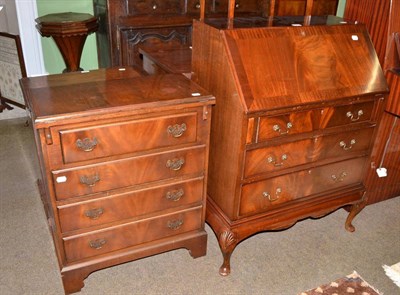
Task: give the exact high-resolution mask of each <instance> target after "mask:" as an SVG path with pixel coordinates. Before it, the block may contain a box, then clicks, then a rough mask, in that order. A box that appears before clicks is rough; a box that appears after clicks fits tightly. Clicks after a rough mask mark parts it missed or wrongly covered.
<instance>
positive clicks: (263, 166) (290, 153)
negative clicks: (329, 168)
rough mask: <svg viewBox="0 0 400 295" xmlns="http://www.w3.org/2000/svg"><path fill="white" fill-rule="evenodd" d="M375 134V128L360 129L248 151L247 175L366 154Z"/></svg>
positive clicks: (245, 172)
mask: <svg viewBox="0 0 400 295" xmlns="http://www.w3.org/2000/svg"><path fill="white" fill-rule="evenodd" d="M373 131H374V129H373V128H368V129H361V130H356V131H352V132H346V133H340V134H333V135H328V136H320V137H316V138H312V139H306V140H299V141H294V142H290V143H286V144H282V145H277V146H270V147H266V148H261V149H256V150H251V151H248V152H247V153H246V162H245V169H244V174H245V175H244V176H245V177H250V176H254V175H256V174H260V173H265V172H271V171H277V170H280V169H285V168H290V167H294V166H297V165H302V164H306V163H310V162H315V161H318V160H321V159H328V158H333V157H345V156H346V155H354V153H359V154H363V153H366V152H367V151H368V149H369V147H370V144H371V138H372V133H373Z"/></svg>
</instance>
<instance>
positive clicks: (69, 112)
mask: <svg viewBox="0 0 400 295" xmlns="http://www.w3.org/2000/svg"><path fill="white" fill-rule="evenodd" d="M21 85H22V88H23V90H24V92H25V97H26V100H27V103H28V105H29V108H30V110H31V111H32V116H33V121H34V123H35V125H36V127H38V126H40V124H42V123H43V124H46V125H52V124H55V123H57V122H60V121H65V120H70V119H74V118H78V117H90V116H96V118H100V117H101V116H110V114H113V115H117V116H123V115H124V114H125V115H126V114H128V113H129V114H135V113H140V112H143V111H146V112H149V111H151V110H152V109H153V110H155V109H160V108H162V107H174V106H177V105H182V104H196V103H199V102H200V103H208V102H210V103H211V102H212V101H213V100H214V98H213V97H212V96H211V95H210V94H209V93H208V92H207V91H206V90H204V89H203V88H201V87H200V86H198V85H197V84H195V83H193V82H192V81H190V80H189V79H187V78H185V77H184V76H183V75H178V74H176V75H174V74H165V75H157V76H141V75H139V74H138V73H137V72H135V71H130V70H125V71H120V72H119V71H118V70H115V69H114V70H98V71H93V72H88V73H71V74H60V75H52V76H43V77H34V78H26V79H23V80H22V81H21Z"/></svg>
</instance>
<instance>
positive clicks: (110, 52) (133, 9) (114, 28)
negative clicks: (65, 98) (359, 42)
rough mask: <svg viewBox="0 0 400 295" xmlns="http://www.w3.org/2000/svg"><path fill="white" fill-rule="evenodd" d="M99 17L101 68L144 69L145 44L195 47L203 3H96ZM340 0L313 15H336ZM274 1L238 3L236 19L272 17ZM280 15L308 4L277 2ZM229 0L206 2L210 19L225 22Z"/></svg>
mask: <svg viewBox="0 0 400 295" xmlns="http://www.w3.org/2000/svg"><path fill="white" fill-rule="evenodd" d="M93 4H94V12H95V15H96V16H98V17H99V22H100V23H99V25H100V27H99V31H98V33H97V44H98V56H99V66H100V67H108V66H118V65H135V66H138V67H139V68H141V65H142V61H141V57H140V55H139V50H138V47H139V46H140V45H142V44H146V45H149V44H152V43H154V44H160V43H163V44H165V43H168V44H169V45H171V43H172V46H173V44H174V43H178V44H189V45H190V44H191V42H192V41H191V40H192V21H193V19H198V18H199V13H200V1H199V0H168V1H161V0H145V1H138V0H108V1H107V0H93ZM337 5H338V1H337V0H315V1H314V6H313V11H312V14H313V15H335V14H336V10H337ZM269 6H270V1H268V0H242V1H241V0H238V1H236V5H235V15H236V16H238V17H243V16H259V17H266V16H268V12H269V8H270V7H269ZM275 6H276V7H275V12H276V13H275V14H276V15H303V14H304V11H305V7H306V1H305V0H284V1H276V4H275ZM227 7H228V0H208V1H206V8H205V12H206V15H207V16H208V17H219V18H221V17H222V18H223V17H225V16H226V14H227Z"/></svg>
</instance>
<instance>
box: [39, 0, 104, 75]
mask: <svg viewBox="0 0 400 295" xmlns="http://www.w3.org/2000/svg"><path fill="white" fill-rule="evenodd" d="M36 1H37V9H38V15H39V17H40V16H43V15H46V14H50V13H60V12H81V13H90V14H92V15H93V1H92V0H36ZM42 47H43V58H44V65H45V68H46V71H47V72H48V73H49V74H57V73H61V72H62V71H63V70H64V69H65V63H64V60H63V58H62V56H61V53H60V51H59V50H58V48H57V45H56V44H55V42H54V40H53V39H52V38H45V37H42ZM80 66H81V68H83V69H84V70H93V69H97V68H98V62H97V47H96V34H95V33H92V34H90V35H89V36H88V37H87V39H86V42H85V47H84V48H83V52H82V57H81V63H80Z"/></svg>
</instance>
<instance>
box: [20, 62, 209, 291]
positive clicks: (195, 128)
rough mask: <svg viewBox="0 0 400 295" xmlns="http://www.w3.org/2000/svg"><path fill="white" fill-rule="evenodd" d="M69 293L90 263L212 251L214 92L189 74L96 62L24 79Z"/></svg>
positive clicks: (46, 202) (46, 199) (43, 183)
mask: <svg viewBox="0 0 400 295" xmlns="http://www.w3.org/2000/svg"><path fill="white" fill-rule="evenodd" d="M21 84H22V88H23V91H24V95H25V99H26V102H27V105H28V108H29V111H30V114H31V119H32V126H33V129H34V134H35V140H36V146H37V151H38V157H39V162H40V168H41V179H40V181H39V182H40V189H41V195H42V199H43V203H44V205H45V211H46V214H47V217H48V223H49V227H50V230H51V233H52V235H53V240H54V244H55V248H56V252H57V257H58V262H59V265H60V269H61V275H62V280H63V284H64V289H65V292H66V293H72V292H76V291H79V290H80V289H81V288H82V287H83V285H84V284H83V280H84V279H85V278H86V277H87V276H88V275H89V274H90V273H91V272H93V271H95V270H98V269H102V268H106V267H109V266H112V265H116V264H120V263H123V262H127V261H131V260H134V259H138V258H142V257H145V256H149V255H154V254H157V253H161V252H165V251H169V250H173V249H178V248H187V249H188V250H189V251H190V254H191V255H192V256H193V257H199V256H202V255H205V254H206V245H207V234H206V231H205V229H204V220H205V196H206V184H207V167H208V149H209V148H208V145H209V130H210V120H211V105H212V104H213V103H214V97H213V96H211V95H210V94H209V93H208V92H207V91H205V90H204V89H203V88H201V87H199V86H198V85H196V84H195V83H193V82H191V81H190V80H188V79H186V78H185V77H184V76H182V75H172V74H170V75H168V74H167V75H158V76H151V77H150V76H147V77H143V76H140V75H139V74H138V73H137V72H135V71H133V70H131V69H128V68H127V69H125V70H123V71H120V70H119V69H108V70H97V71H93V72H88V73H69V74H63V75H53V76H47V77H35V78H26V79H23V80H22V81H21Z"/></svg>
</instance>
